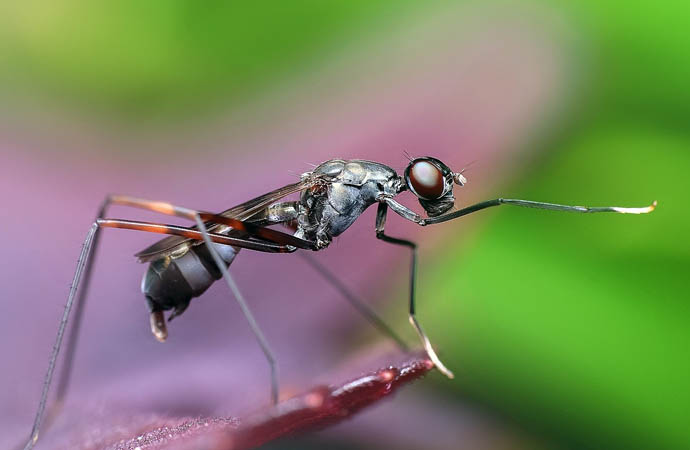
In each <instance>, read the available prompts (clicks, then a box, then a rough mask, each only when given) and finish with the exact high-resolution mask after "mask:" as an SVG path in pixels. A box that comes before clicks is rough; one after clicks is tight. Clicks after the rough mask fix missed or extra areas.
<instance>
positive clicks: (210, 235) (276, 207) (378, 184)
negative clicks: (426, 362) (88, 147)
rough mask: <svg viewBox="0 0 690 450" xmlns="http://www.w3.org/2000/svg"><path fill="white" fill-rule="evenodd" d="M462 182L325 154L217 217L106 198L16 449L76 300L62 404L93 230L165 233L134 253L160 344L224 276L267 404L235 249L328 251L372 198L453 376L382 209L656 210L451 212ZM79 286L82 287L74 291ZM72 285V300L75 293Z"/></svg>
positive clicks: (439, 215)
mask: <svg viewBox="0 0 690 450" xmlns="http://www.w3.org/2000/svg"><path fill="white" fill-rule="evenodd" d="M466 181H467V180H466V179H465V177H464V176H463V174H462V171H461V172H453V171H452V170H451V169H450V168H449V167H448V166H446V165H445V164H444V163H442V162H441V161H439V160H438V159H435V158H431V157H423V158H415V159H411V160H410V162H409V164H408V166H407V168H406V169H405V172H404V174H403V176H400V175H398V174H397V173H396V172H395V170H393V169H392V168H390V167H388V166H386V165H384V164H380V163H377V162H372V161H365V160H349V161H346V160H341V159H333V160H330V161H326V162H324V163H322V164H320V165H319V166H317V167H316V168H314V170H312V171H311V172H307V173H305V174H303V175H302V176H301V179H300V181H299V182H297V183H294V184H289V185H287V186H283V187H281V188H279V189H276V190H274V191H271V192H269V193H267V194H264V195H262V196H260V197H256V198H254V199H252V200H249V201H247V202H245V203H242V204H241V205H237V206H235V207H234V208H230V209H228V210H226V211H224V212H222V213H220V214H213V213H209V212H204V211H197V210H193V209H188V208H184V207H181V206H175V205H172V204H170V203H165V202H156V201H150V200H143V199H139V198H134V197H128V196H123V195H111V196H108V197H107V198H106V200H105V201H104V202H103V204H102V205H101V207H100V209H99V211H98V215H97V218H96V221H95V222H94V223H93V224H92V225H91V228H90V229H89V232H88V234H87V235H86V239H85V240H84V245H83V247H82V250H81V254H80V255H79V260H78V262H77V267H76V270H75V274H74V279H73V282H72V286H71V288H70V291H69V295H68V299H67V305H66V307H65V311H64V314H63V316H62V319H61V321H60V325H59V328H58V333H57V338H56V342H55V345H54V347H53V351H52V354H51V356H50V361H49V364H48V372H47V374H46V376H45V381H44V385H43V391H42V393H41V399H40V403H39V406H38V410H37V412H36V417H35V420H34V424H33V429H32V431H31V436H30V438H29V441H28V442H27V444H26V446H25V449H30V448H32V447H33V446H34V444H35V443H36V441H37V440H38V433H39V429H40V427H41V422H42V420H43V415H44V410H45V407H46V400H47V397H48V392H49V389H50V384H51V380H52V377H53V371H54V369H55V363H56V361H57V356H58V353H59V352H60V347H61V344H62V340H63V336H64V333H65V329H66V327H67V321H68V318H69V314H70V311H71V309H72V307H73V306H75V305H76V310H75V320H74V323H75V325H74V326H73V328H72V337H73V338H72V339H70V340H69V344H68V346H67V349H66V352H67V356H66V362H65V366H64V368H63V373H62V377H61V380H60V384H59V386H58V391H57V401H56V405H59V404H60V403H61V401H62V399H63V398H64V396H65V393H66V391H67V386H68V381H69V377H70V367H71V360H72V356H73V353H74V348H75V347H74V346H75V344H76V341H77V339H76V335H77V333H78V329H79V323H80V318H81V313H82V311H83V308H84V301H85V297H84V294H85V293H86V292H87V285H88V283H89V279H90V274H91V269H92V267H93V266H92V261H93V258H90V256H91V255H92V254H93V253H95V251H96V247H97V244H98V238H99V231H100V229H101V228H121V229H128V230H138V231H147V232H151V233H161V234H169V235H172V236H169V237H167V238H165V239H163V240H161V241H159V242H156V243H155V244H153V245H152V246H150V247H148V248H146V249H144V250H142V251H141V252H139V253H137V255H136V256H137V257H138V258H139V261H140V262H149V263H150V264H149V268H148V270H147V272H146V274H145V275H144V279H143V280H142V285H141V289H142V292H143V293H144V296H145V297H146V302H147V304H148V308H149V311H150V313H151V315H150V321H151V331H152V333H153V335H154V336H155V337H156V339H158V340H159V341H165V339H166V337H167V335H168V331H167V326H166V319H165V315H164V312H165V311H172V312H171V313H170V315H169V316H168V319H167V320H168V321H170V320H171V319H172V318H174V317H177V316H179V315H180V314H182V313H183V312H184V311H185V309H186V308H187V307H188V306H189V303H190V301H191V299H192V298H194V297H198V296H200V295H201V294H202V293H203V292H204V291H206V289H208V287H209V286H210V285H211V284H212V283H213V282H214V281H216V280H219V279H220V278H223V279H224V280H225V282H226V283H227V285H228V287H229V288H230V290H231V291H232V293H233V295H234V297H235V300H236V301H237V303H238V304H239V306H240V308H241V309H242V313H243V314H244V316H245V318H246V319H247V322H249V325H250V327H251V329H252V332H253V333H254V335H255V337H256V339H257V341H258V343H259V345H260V347H261V349H262V351H263V353H264V354H265V356H266V359H267V361H268V364H269V367H270V371H271V397H272V400H273V402H276V401H277V399H278V376H277V366H276V360H275V358H274V356H273V352H272V351H271V349H270V346H269V344H268V342H267V341H266V338H265V337H264V334H263V333H262V331H261V328H260V327H259V325H258V324H257V322H256V321H255V320H254V317H253V315H252V313H251V310H250V309H249V306H248V305H247V303H246V302H245V300H244V297H243V295H242V293H241V292H240V290H239V288H238V287H237V285H236V284H235V282H234V281H233V278H232V276H231V275H230V273H229V272H228V267H229V266H230V264H231V263H232V261H233V260H234V259H235V257H236V256H237V254H238V252H239V251H240V249H249V250H256V251H260V252H267V253H283V252H295V251H300V250H301V251H304V250H313V251H317V250H321V249H324V248H326V247H328V245H329V244H330V243H331V241H332V239H333V238H334V237H335V236H338V235H340V234H341V233H343V232H344V231H345V230H347V228H348V227H349V226H350V225H352V223H353V222H355V220H357V218H358V217H359V216H360V214H362V212H363V211H364V210H365V209H367V208H368V207H369V206H371V205H373V204H378V211H377V214H376V224H375V231H376V237H377V238H378V239H381V240H383V241H385V242H389V243H391V244H395V245H401V246H404V247H407V248H409V249H410V251H411V266H410V294H409V320H410V323H411V324H412V326H413V327H414V329H415V331H416V332H417V335H418V336H419V338H420V340H421V343H422V345H423V347H424V349H425V351H426V353H427V354H428V356H429V358H430V359H431V361H432V362H433V363H434V364H435V365H436V367H437V368H438V369H439V371H441V372H442V373H443V374H444V375H446V376H447V377H449V378H453V373H452V372H451V371H450V370H448V369H447V368H446V366H444V365H443V363H442V362H441V360H440V359H439V358H438V356H437V355H436V352H435V351H434V349H433V347H432V346H431V342H430V341H429V338H428V337H427V335H426V334H425V333H424V331H423V329H422V327H421V325H420V324H419V322H418V321H417V318H416V316H415V272H416V268H417V258H416V245H415V244H414V243H413V242H411V241H408V240H405V239H399V238H395V237H391V236H388V235H387V234H386V232H385V224H386V215H387V212H388V209H389V208H390V209H391V210H392V211H393V212H395V213H396V214H398V215H399V216H401V217H402V218H403V219H406V220H409V221H411V222H414V223H416V224H418V225H420V226H427V225H433V224H437V223H441V222H446V221H448V220H453V219H457V218H459V217H462V216H465V215H467V214H470V213H473V212H476V211H479V210H482V209H485V208H490V207H492V206H499V205H514V206H522V207H528V208H538V209H550V210H555V211H571V212H579V213H596V212H615V213H623V214H644V213H648V212H651V211H652V210H654V207H655V206H656V202H655V203H653V204H652V205H651V206H647V207H644V208H621V207H617V206H606V207H594V208H592V207H585V206H567V205H558V204H553V203H543V202H535V201H530V200H516V199H507V198H497V199H494V200H488V201H485V202H481V203H477V204H475V205H471V206H468V207H466V208H462V209H458V210H455V211H450V210H451V209H452V208H453V206H454V203H455V197H454V196H453V186H454V185H455V184H457V185H459V186H463V185H464V184H465V183H466ZM406 190H409V191H411V192H412V193H413V194H414V195H415V196H416V197H417V198H418V200H419V203H420V204H421V206H422V208H423V209H424V211H425V212H426V216H427V217H422V216H420V215H419V214H417V213H415V212H414V211H412V210H411V209H409V208H407V207H406V206H403V205H402V204H400V203H398V202H397V201H396V200H395V197H396V196H397V195H398V194H400V193H401V192H403V191H406ZM295 193H299V194H300V198H299V200H298V201H281V200H283V199H284V198H285V197H287V196H288V195H290V194H295ZM109 205H125V206H131V207H134V208H141V209H145V210H150V211H155V212H158V213H161V214H167V215H172V216H179V217H183V218H186V219H189V220H191V221H193V222H194V224H195V225H194V226H192V227H181V226H175V225H165V224H160V223H150V222H140V221H133V220H122V219H109V218H105V212H106V210H107V208H108V206H109ZM276 224H284V225H291V226H292V227H293V228H294V229H295V232H294V233H293V234H289V233H285V232H281V231H278V230H275V229H272V228H268V227H269V226H270V225H276ZM305 256H307V255H305ZM308 261H309V263H310V264H311V265H312V266H314V267H315V269H317V271H318V272H319V273H320V274H321V275H322V276H324V277H325V278H326V280H328V281H329V282H331V283H332V284H333V285H334V286H335V287H336V288H337V289H338V290H339V291H340V292H341V293H342V294H344V296H345V297H346V298H347V299H348V300H349V301H350V303H352V304H353V306H355V307H356V308H357V310H358V311H359V312H360V313H362V314H363V315H364V316H365V317H366V318H367V319H368V320H370V321H371V322H372V323H373V324H374V325H375V326H377V327H378V328H379V329H380V330H381V331H383V332H384V333H386V334H388V335H389V336H390V337H392V338H393V339H394V340H395V341H396V342H397V343H398V345H399V346H400V347H401V348H403V349H405V348H406V347H405V344H404V343H403V341H402V340H401V339H400V338H399V337H398V336H397V335H396V334H395V333H394V332H393V331H392V330H391V329H390V328H389V327H388V326H387V325H386V324H385V323H384V322H383V321H382V320H381V319H380V318H379V317H378V316H377V315H376V314H375V313H374V312H373V311H372V310H371V309H369V307H368V306H366V304H364V303H363V302H362V301H361V300H359V299H358V298H357V297H356V296H354V295H353V294H352V293H351V292H350V291H349V290H348V289H347V288H346V287H345V286H344V285H343V284H342V283H341V282H340V281H339V280H338V279H337V278H336V277H335V275H334V274H333V273H331V272H329V271H327V270H326V269H325V268H324V267H321V266H320V265H318V263H317V262H316V261H315V260H313V259H309V258H308ZM80 283H81V284H82V286H81V288H80V289H79V286H80ZM78 289H79V292H80V295H79V298H77V297H76V294H77V290H78ZM75 299H76V301H75Z"/></svg>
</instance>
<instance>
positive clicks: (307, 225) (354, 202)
mask: <svg viewBox="0 0 690 450" xmlns="http://www.w3.org/2000/svg"><path fill="white" fill-rule="evenodd" d="M312 173H313V174H315V175H321V176H323V177H324V179H325V180H326V181H325V183H324V184H322V185H318V186H315V187H313V188H311V189H308V190H306V191H304V192H303V193H302V197H301V199H300V206H301V211H300V216H299V220H298V223H299V234H301V235H303V236H304V238H306V239H309V240H315V241H317V243H318V245H319V246H320V247H322V248H323V247H326V246H327V245H328V244H329V243H330V242H331V240H332V238H333V237H334V236H338V235H339V234H341V233H342V232H344V231H345V230H346V229H347V228H349V227H350V225H352V224H353V223H354V222H355V220H357V218H358V217H359V216H360V214H362V212H364V210H365V209H367V208H368V207H369V206H371V205H372V204H374V203H376V201H377V199H378V198H379V196H380V195H382V194H389V195H395V194H397V193H398V192H399V190H400V186H401V179H400V177H399V176H398V175H397V174H396V173H395V171H394V170H393V169H391V168H390V167H388V166H386V165H384V164H380V163H376V162H372V161H364V160H349V161H346V160H340V159H334V160H330V161H326V162H325V163H323V164H321V165H319V166H317V167H316V168H315V169H314V171H313V172H312Z"/></svg>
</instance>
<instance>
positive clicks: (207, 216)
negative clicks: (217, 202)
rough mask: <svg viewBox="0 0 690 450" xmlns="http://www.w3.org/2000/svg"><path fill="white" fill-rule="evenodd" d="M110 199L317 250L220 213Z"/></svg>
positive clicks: (116, 197)
mask: <svg viewBox="0 0 690 450" xmlns="http://www.w3.org/2000/svg"><path fill="white" fill-rule="evenodd" d="M109 199H110V202H111V203H112V204H117V205H125V206H131V207H133V208H140V209H145V210H148V211H155V212H158V213H161V214H166V215H170V216H178V217H184V218H187V219H189V220H196V216H199V217H200V218H201V219H202V220H204V221H207V222H212V223H217V224H223V225H227V226H229V227H232V228H234V229H236V230H239V231H245V232H247V233H249V234H250V235H252V236H256V237H259V238H261V239H264V240H267V241H271V242H276V243H279V244H287V245H291V246H293V247H297V248H303V249H310V250H316V244H315V243H313V242H311V241H307V240H304V239H300V238H298V237H295V236H293V235H291V234H288V233H283V232H281V231H278V230H273V229H271V228H264V227H261V226H258V225H255V224H253V223H251V222H247V221H242V220H238V219H235V218H232V217H226V216H223V215H220V214H213V213H209V212H205V211H196V210H193V209H189V208H184V207H182V206H175V205H173V204H171V203H167V202H159V201H152V200H146V199H141V198H136V197H129V196H126V195H111V196H110V197H109Z"/></svg>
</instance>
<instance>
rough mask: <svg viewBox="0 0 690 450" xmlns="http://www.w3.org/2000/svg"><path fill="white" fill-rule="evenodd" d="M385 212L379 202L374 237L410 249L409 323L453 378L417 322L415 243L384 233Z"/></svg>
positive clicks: (384, 206)
mask: <svg viewBox="0 0 690 450" xmlns="http://www.w3.org/2000/svg"><path fill="white" fill-rule="evenodd" d="M387 212H388V205H387V204H386V203H379V207H378V210H377V212H376V237H377V238H378V239H381V240H382V241H385V242H388V243H391V244H396V245H402V246H404V247H407V248H409V249H410V250H412V260H411V263H410V310H409V319H410V324H412V327H413V328H414V329H415V331H416V332H417V335H418V336H419V339H420V340H421V341H422V345H423V346H424V350H426V353H427V355H428V356H429V359H431V361H432V362H433V363H434V365H435V366H436V367H437V368H438V370H440V371H441V373H442V374H444V375H445V376H447V377H448V378H454V377H455V375H453V372H451V371H450V370H448V368H447V367H446V366H445V365H444V364H443V363H442V362H441V360H440V359H439V357H438V355H436V352H435V351H434V348H433V347H432V346H431V341H430V340H429V338H428V337H427V335H426V333H425V332H424V330H423V329H422V326H421V325H420V324H419V321H418V320H417V316H416V314H415V278H416V275H417V244H415V243H414V242H412V241H408V240H405V239H398V238H394V237H390V236H388V235H386V234H385V232H384V228H385V224H386V213H387Z"/></svg>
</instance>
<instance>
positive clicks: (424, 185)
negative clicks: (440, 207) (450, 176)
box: [407, 161, 445, 200]
mask: <svg viewBox="0 0 690 450" xmlns="http://www.w3.org/2000/svg"><path fill="white" fill-rule="evenodd" d="M407 176H408V179H409V180H410V184H411V187H412V190H413V191H414V192H415V194H417V196H419V197H422V198H424V199H427V200H434V199H437V198H439V197H441V196H442V195H443V191H444V190H445V180H444V179H443V173H441V169H439V168H438V167H436V166H435V165H434V164H432V163H430V162H428V161H417V162H415V163H414V164H412V166H411V167H410V169H409V172H408V174H407Z"/></svg>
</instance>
